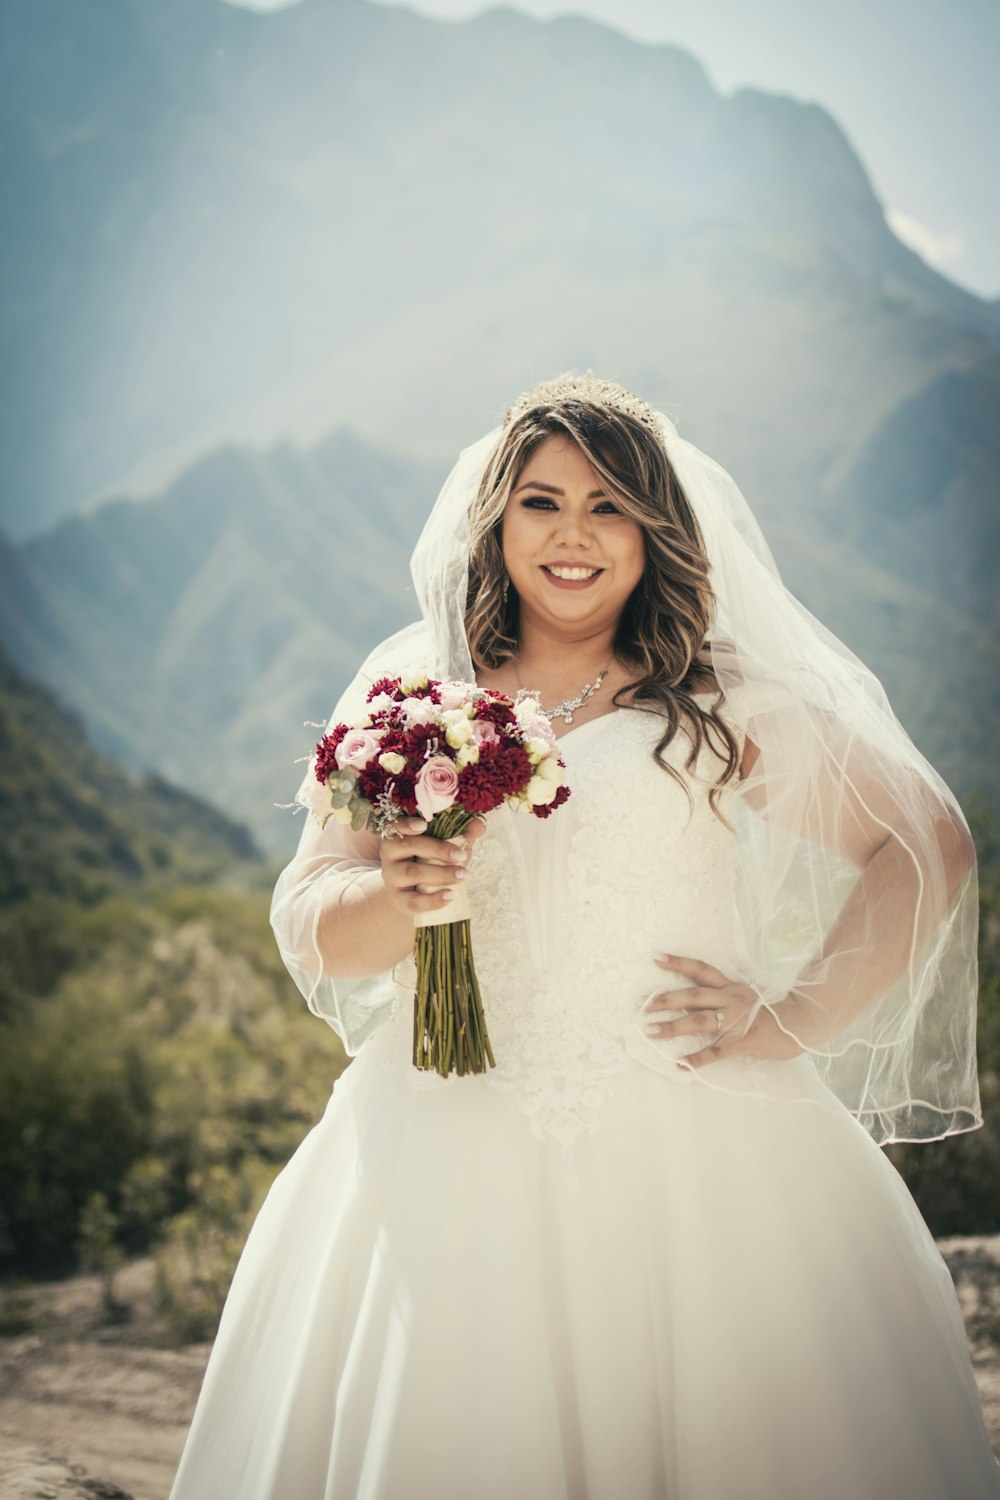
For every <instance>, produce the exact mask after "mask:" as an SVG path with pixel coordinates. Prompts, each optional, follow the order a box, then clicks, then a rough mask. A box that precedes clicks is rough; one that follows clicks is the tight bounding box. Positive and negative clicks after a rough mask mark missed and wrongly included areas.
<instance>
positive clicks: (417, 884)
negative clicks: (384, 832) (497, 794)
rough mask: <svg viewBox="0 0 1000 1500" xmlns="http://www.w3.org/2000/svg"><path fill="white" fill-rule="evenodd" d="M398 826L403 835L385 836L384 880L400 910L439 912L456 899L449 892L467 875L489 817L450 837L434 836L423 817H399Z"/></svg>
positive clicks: (382, 851) (382, 850) (382, 843)
mask: <svg viewBox="0 0 1000 1500" xmlns="http://www.w3.org/2000/svg"><path fill="white" fill-rule="evenodd" d="M393 827H394V829H396V830H397V832H398V833H399V834H400V835H402V837H399V838H394V837H393V838H383V839H382V840H381V841H380V848H379V855H380V858H381V860H382V881H383V883H384V885H385V888H386V890H387V891H388V892H389V899H390V901H391V902H392V904H393V906H395V907H396V909H397V910H398V911H402V912H406V913H407V914H408V915H410V916H412V915H413V914H414V913H415V912H423V911H437V910H438V909H439V908H440V907H443V906H447V905H448V902H449V901H450V900H451V899H452V898H451V895H449V894H446V893H447V892H449V891H451V890H453V888H454V886H455V883H456V881H459V880H463V879H464V878H465V869H466V865H467V863H468V857H469V854H470V853H471V850H472V845H473V843H474V842H475V840H476V839H478V838H482V836H483V834H484V833H485V832H486V820H485V818H482V817H478V818H474V819H473V820H472V822H471V823H470V824H469V826H468V828H467V829H466V830H465V832H464V833H461V834H458V835H456V837H457V839H458V841H459V842H458V843H452V841H451V840H450V839H438V838H434V837H433V836H432V835H431V834H429V833H426V832H425V831H424V830H425V829H426V827H427V824H426V823H425V822H424V820H423V819H422V818H399V819H398V820H397V821H396V822H395V823H394V824H393Z"/></svg>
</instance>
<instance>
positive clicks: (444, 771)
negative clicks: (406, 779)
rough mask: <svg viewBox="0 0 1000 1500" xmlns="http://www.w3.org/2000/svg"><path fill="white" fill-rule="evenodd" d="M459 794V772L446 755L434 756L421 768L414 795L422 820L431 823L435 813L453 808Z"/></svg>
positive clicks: (414, 785) (414, 787) (414, 786)
mask: <svg viewBox="0 0 1000 1500" xmlns="http://www.w3.org/2000/svg"><path fill="white" fill-rule="evenodd" d="M457 792H458V772H457V771H456V770H455V763H454V761H451V760H449V759H448V757H447V756H446V755H432V756H431V758H430V760H425V761H424V763H423V765H422V766H421V767H420V771H419V773H418V775H417V779H416V781H415V782H414V784H413V795H414V797H415V798H416V799H417V809H418V811H419V813H420V816H421V817H422V818H426V819H427V821H428V822H430V820H431V818H433V816H434V814H435V813H439V812H444V811H445V809H446V808H448V807H451V805H452V803H453V802H454V800H455V797H456V794H457Z"/></svg>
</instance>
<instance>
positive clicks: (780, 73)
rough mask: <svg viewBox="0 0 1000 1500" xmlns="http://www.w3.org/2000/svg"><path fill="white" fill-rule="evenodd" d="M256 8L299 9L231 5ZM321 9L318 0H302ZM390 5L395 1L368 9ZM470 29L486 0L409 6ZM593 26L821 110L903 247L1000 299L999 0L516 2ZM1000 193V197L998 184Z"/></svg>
mask: <svg viewBox="0 0 1000 1500" xmlns="http://www.w3.org/2000/svg"><path fill="white" fill-rule="evenodd" d="M230 3H241V4H247V5H250V6H251V7H252V8H253V9H255V10H271V9H278V8H280V7H281V6H283V5H285V4H288V3H291V4H295V3H300V0H230ZM301 3H319V0H301ZM370 3H374V4H385V3H388V0H370ZM400 8H405V9H408V10H416V11H421V12H422V13H423V14H424V15H428V16H434V17H436V18H437V19H439V20H444V21H462V20H465V19H467V18H468V17H470V16H474V15H478V14H480V13H481V12H482V11H484V10H488V9H490V8H491V5H490V3H489V0H408V3H407V4H406V5H405V7H400ZM512 8H514V9H517V10H521V11H523V12H524V13H525V14H526V15H531V16H534V17H536V18H537V19H546V18H548V17H551V16H555V15H568V14H576V15H587V16H589V17H591V18H592V19H594V20H598V21H603V22H604V23H605V24H607V25H609V26H615V27H616V28H617V29H618V30H620V31H624V32H626V33H627V34H629V35H631V36H634V37H637V38H638V39H640V40H642V41H653V42H673V43H675V44H676V45H677V46H680V47H684V48H685V49H687V50H688V51H690V52H692V53H694V55H695V56H696V57H697V58H698V59H699V61H700V62H701V63H702V64H703V65H704V67H705V69H706V71H707V72H708V74H709V77H710V78H711V80H712V82H713V83H714V85H715V86H716V88H717V89H719V90H721V91H722V92H723V93H730V92H731V91H732V90H733V89H736V88H741V87H745V86H747V85H751V86H754V87H756V88H762V89H768V90H771V91H773V92H776V93H784V94H790V95H792V96H794V97H795V98H798V99H805V100H812V101H815V102H816V103H819V104H822V105H824V106H825V107H826V108H827V109H829V110H830V112H831V113H832V114H833V115H834V116H835V117H836V119H837V121H838V122H839V124H840V125H841V126H842V128H843V129H844V130H845V131H846V133H847V135H848V136H849V137H850V139H851V141H852V143H853V145H854V147H855V149H856V150H857V152H858V154H859V155H860V157H861V158H862V160H863V162H864V163H865V166H866V168H867V170H868V173H869V176H870V177H871V179H872V182H873V185H874V188H875V191H876V193H877V194H878V196H879V198H880V199H881V201H882V202H883V204H884V205H885V208H886V213H887V217H888V218H889V222H890V223H891V224H892V226H893V228H894V229H895V231H896V233H897V234H898V235H899V237H900V238H901V239H904V240H905V241H906V242H907V243H908V244H910V245H912V247H913V248H914V249H915V250H917V251H919V253H920V254H921V255H923V256H924V258H925V259H926V260H928V261H929V262H930V263H931V264H932V265H934V266H937V267H938V269H939V270H941V271H943V272H944V273H945V274H946V275H948V276H950V277H951V278H952V280H954V281H957V282H959V283H960V284H961V285H963V286H967V287H969V288H970V289H971V290H972V291H976V292H979V293H980V294H981V295H983V296H988V297H996V296H1000V193H998V192H997V191H996V186H995V183H996V178H997V163H998V161H1000V105H998V103H997V98H998V95H1000V91H998V90H997V86H996V76H997V72H998V69H1000V3H998V0H808V3H803V0H760V3H758V4H757V5H753V6H749V5H747V4H746V0H512ZM991 183H993V184H994V185H993V186H992V187H991V186H990V184H991Z"/></svg>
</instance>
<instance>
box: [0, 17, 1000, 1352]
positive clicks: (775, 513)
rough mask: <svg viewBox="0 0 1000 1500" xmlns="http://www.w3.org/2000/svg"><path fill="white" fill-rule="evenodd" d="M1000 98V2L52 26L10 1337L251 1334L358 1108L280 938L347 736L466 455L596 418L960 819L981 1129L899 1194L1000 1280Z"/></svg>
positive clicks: (33, 170)
mask: <svg viewBox="0 0 1000 1500" xmlns="http://www.w3.org/2000/svg"><path fill="white" fill-rule="evenodd" d="M998 49H1000V9H998V8H997V7H996V5H995V4H993V3H992V0H949V3H947V4H945V3H944V0H927V3H922V4H920V5H917V6H914V5H913V4H911V3H909V0H881V3H879V4H877V5H875V6H872V5H871V4H863V3H862V0H815V3H813V4H811V5H809V6H808V7H805V6H802V5H801V4H798V3H796V0H767V3H764V4H761V5H758V6H754V7H746V6H743V5H741V4H739V3H737V0H714V3H707V4H706V3H699V4H695V3H694V0H682V3H676V4H674V3H671V4H668V3H666V0H575V3H572V4H560V3H553V0H521V3H518V4H517V5H503V6H487V5H483V4H478V3H474V0H411V3H409V4H406V5H402V4H394V5H389V4H382V3H373V0H293V3H286V4H282V5H267V4H264V3H258V4H256V5H254V6H250V5H237V4H235V3H224V0H87V3H81V0H6V3H5V4H4V6H3V8H2V12H0V122H2V126H0V128H2V155H0V173H2V177H0V194H2V213H3V224H4V233H3V236H2V239H0V285H2V289H3V291H2V297H0V335H2V340H3V349H4V375H5V379H4V399H3V401H2V402H0V818H2V823H3V843H4V851H3V852H4V860H3V866H2V875H0V901H2V907H0V1027H2V1029H3V1035H2V1037H0V1190H2V1191H0V1203H2V1207H0V1265H2V1266H5V1267H6V1268H7V1271H8V1278H7V1281H6V1282H5V1283H4V1287H5V1291H4V1294H3V1295H4V1296H5V1298H6V1301H5V1302H4V1304H3V1307H4V1308H5V1309H6V1311H3V1314H2V1317H0V1322H2V1323H4V1326H10V1327H17V1326H19V1323H25V1322H26V1323H27V1325H28V1326H31V1322H32V1318H33V1317H35V1318H37V1316H38V1305H37V1298H36V1301H35V1302H33V1300H32V1299H33V1297H36V1292H35V1291H33V1290H32V1289H31V1287H30V1286H29V1284H28V1282H26V1281H25V1280H24V1278H25V1277H26V1276H28V1275H29V1274H30V1275H36V1276H37V1275H43V1274H44V1275H47V1276H57V1275H60V1274H65V1273H66V1272H68V1271H74V1270H78V1269H80V1268H83V1267H86V1266H91V1267H104V1271H103V1272H101V1274H105V1273H106V1276H107V1278H108V1280H107V1288H108V1291H107V1304H108V1307H109V1308H113V1307H114V1306H116V1305H117V1306H119V1307H125V1308H126V1311H124V1312H122V1313H121V1314H120V1316H121V1319H122V1321H123V1322H127V1321H128V1317H129V1316H130V1314H129V1313H128V1311H127V1303H123V1302H122V1300H121V1297H120V1295H116V1293H115V1292H114V1283H113V1277H112V1273H113V1270H114V1267H115V1266H116V1265H119V1264H124V1263H125V1262H127V1261H128V1258H129V1257H130V1256H135V1257H138V1256H147V1257H150V1256H151V1257H153V1258H154V1259H155V1264H156V1267H157V1273H156V1274H157V1277H158V1282H157V1287H158V1292H157V1296H158V1299H159V1300H158V1303H157V1305H158V1307H159V1309H160V1314H159V1315H160V1316H162V1318H163V1319H165V1320H166V1322H165V1323H164V1325H163V1326H164V1327H168V1326H169V1327H170V1328H172V1329H173V1333H174V1335H175V1336H176V1337H177V1338H178V1339H181V1340H183V1339H187V1338H192V1337H207V1336H208V1335H209V1333H210V1331H211V1329H212V1328H213V1327H214V1319H215V1318H216V1317H217V1313H218V1307H219V1305H220V1302H221V1296H222V1295H223V1294H224V1290H225V1287H226V1285H227V1284H228V1280H227V1278H228V1275H229V1274H230V1273H231V1266H232V1261H233V1257H234V1254H235V1253H236V1251H237V1250H238V1248H239V1246H240V1245H241V1244H242V1239H243V1237H244V1234H245V1230H246V1227H247V1225H248V1222H249V1218H248V1216H249V1215H251V1214H252V1212H253V1211H254V1207H255V1205H256V1204H257V1203H259V1201H260V1196H261V1194H262V1192H263V1191H264V1190H265V1189H266V1186H267V1184H268V1182H269V1181H270V1180H272V1179H273V1176H274V1174H275V1172H276V1171H277V1170H278V1169H279V1167H280V1165H281V1164H282V1163H283V1162H284V1160H286V1159H287V1157H288V1155H289V1154H290V1153H291V1151H292V1150H293V1149H294V1148H295V1146H296V1145H297V1144H298V1142H299V1140H300V1139H301V1138H302V1135H303V1134H304V1133H305V1131H306V1130H307V1129H308V1126H309V1124H310V1123H311V1122H312V1121H313V1120H315V1118H316V1117H317V1115H318V1114H319V1112H320V1111H321V1110H322V1108H323V1105H324V1103H325V1100H326V1098H327V1096H328V1094H329V1089H330V1084H331V1081H332V1079H333V1078H334V1077H335V1076H336V1075H337V1073H338V1072H339V1071H340V1070H341V1069H342V1068H343V1066H344V1065H345V1062H346V1059H345V1058H344V1056H343V1053H342V1051H341V1050H340V1047H339V1044H338V1043H337V1041H336V1038H334V1037H333V1035H332V1033H330V1032H329V1031H328V1030H327V1029H326V1028H324V1027H323V1025H322V1023H321V1022H317V1021H316V1020H315V1019H314V1018H312V1017H309V1016H308V1015H306V1014H305V1013H304V1006H303V1003H302V1001H301V997H300V996H299V995H298V992H297V991H295V990H294V988H293V987H291V985H290V981H288V979H287V976H286V975H285V973H284V970H283V969H282V967H281V965H280V962H279V961H278V959H277V955H276V952H274V951H273V940H272V937H271V933H270V929H269V926H268V923H267V906H268V899H269V895H270V891H271V888H272V887H273V882H274V879H275V877H276V874H277V870H278V869H279V868H280V866H281V864H283V863H284V862H285V860H287V859H288V858H289V857H290V855H291V853H292V851H293V849H294V846H295V843H296V841H297V838H298V836H299V832H300V828H301V824H300V821H299V818H298V817H296V816H294V815H293V814H292V812H291V811H290V810H289V809H287V808H285V809H282V808H279V807H276V806H275V804H276V803H281V802H286V803H287V802H289V801H290V800H291V798H292V796H293V795H294V792H295V789H296V787H297V785H298V783H299V780H300V778H301V774H302V766H301V765H300V764H298V763H297V762H298V761H300V760H301V759H302V758H303V757H306V756H308V754H309V753H310V752H311V750H312V747H313V744H314V742H315V739H316V735H317V731H316V730H315V729H314V728H311V727H309V723H308V722H307V721H313V722H315V721H323V720H325V719H326V717H327V715H328V714H329V712H330V710H331V709H332V707H333V705H334V703H335V701H336V699H337V697H338V696H339V693H340V691H341V689H342V687H343V686H344V684H345V683H346V681H347V680H348V678H349V677H350V676H351V675H352V674H353V671H354V669H355V667H356V664H357V661H358V659H359V657H360V656H361V655H362V654H363V653H364V652H366V651H367V650H368V649H369V648H370V646H371V645H372V644H374V643H375V641H376V640H378V639H380V638H381V637H383V636H384V635H385V634H387V633H388V631H389V630H391V629H393V628H395V627H396V626H398V625H402V624H404V623H406V622H407V621H408V620H410V619H412V618H414V617H415V616H416V615H417V614H418V613H419V611H418V610H417V608H416V605H415V601H414V597H413V593H412V589H411V586H410V580H409V574H408V559H409V552H410V549H411V547H412V544H413V542H414V540H415V539H416V536H417V533H418V531H419V529H420V526H421V524H422V521H423V519H424V517H425V515H426V513H427V511H428V509H429V507H430V505H431V503H432V502H433V499H434V497H435V495H436V493H437V490H438V488H439V487H440V485H441V483H442V482H443V480H444V478H445V476H446V474H447V472H448V470H449V469H450V467H451V465H452V463H453V462H454V460H455V458H456V456H457V453H458V451H459V449H460V448H461V447H463V446H465V445H467V444H468V443H470V442H472V441H474V440H475V439H477V438H478V437H479V436H481V435H482V433H483V432H485V431H486V430H487V429H488V428H489V427H491V426H492V425H494V424H495V423H496V422H497V421H499V420H500V418H501V416H502V414H503V411H504V409H505V407H506V405H507V404H508V403H509V401H510V400H511V399H512V398H513V397H514V396H515V395H517V394H518V393H519V392H520V391H522V390H523V389H525V388H527V387H528V386H530V385H532V384H534V383H535V382H536V381H537V380H540V379H543V378H545V377H548V376H551V375H554V374H556V373H558V372H559V371H562V370H567V369H575V370H578V371H583V370H585V369H586V368H587V367H593V368H594V370H595V371H596V373H598V374H599V375H601V376H606V377H610V378H614V379H618V380H621V381H622V382H624V383H625V384H626V385H628V386H630V387H632V388H634V389H635V390H637V391H638V392H639V393H640V394H642V395H643V396H645V397H646V398H647V399H649V400H650V401H652V402H653V403H654V404H656V405H658V406H660V407H661V408H663V409H664V410H666V411H668V412H669V413H670V414H671V415H672V416H673V417H674V418H675V420H676V421H677V423H678V425H679V428H680V431H681V432H682V434H683V435H684V436H686V437H688V438H689V439H691V440H692V441H693V442H695V443H697V444H698V445H699V446H700V447H702V448H704V449H705V450H706V451H708V452H709V453H711V454H712V455H713V456H714V457H716V458H717V459H718V460H719V461H720V462H722V463H723V464H724V465H725V466H726V467H727V468H728V469H729V470H730V471H731V472H732V474H733V475H734V476H735V478H736V479H737V481H738V483H739V484H740V486H741V487H742V489H743V491H744V493H745V494H746V496H747V498H748V500H749V502H750V504H751V506H752V507H753V509H754V510H755V512H756V514H757V516H758V517H759V519H760V521H761V524H762V526H763V528H764V531H765V534H766V536H767V538H768V540H769V543H770V545H771V547H772V550H773V552H774V554H775V557H776V560H777V562H778V565H779V567H780V568H781V570H782V573H783V575H784V577H785V579H786V581H787V582H788V583H789V585H790V586H791V587H792V589H793V590H794V591H795V592H796V593H797V594H798V596H799V597H800V598H801V599H802V600H803V602H804V603H805V604H806V605H807V606H808V607H809V608H810V609H811V610H812V611H813V612H814V613H815V614H816V615H818V616H819V617H820V618H821V619H822V620H823V621H825V622H826V623H827V624H828V625H829V626H830V627H831V628H832V629H833V630H834V631H836V632H837V634H838V635H840V636H841V637H842V638H843V639H844V640H845V641H846V642H847V643H848V645H850V646H851V647H852V649H853V650H854V651H855V652H857V654H858V655H859V656H861V657H862V659H863V660H864V661H866V662H867V663H868V664H869V665H870V666H871V667H872V668H873V670H874V671H875V672H876V673H877V674H878V676H879V677H880V678H881V679H882V681H883V683H884V685H885V687H886V690H887V692H888V694H889V697H890V700H891V701H892V703H893V706H894V708H895V710H896V713H897V715H898V717H899V718H900V719H901V721H902V722H903V723H904V725H905V726H906V728H907V729H908V730H909V732H910V733H911V735H912V736H913V738H914V739H915V741H916V742H917V744H918V745H919V747H920V748H921V750H922V751H923V752H924V754H925V755H927V757H928V758H929V759H930V760H931V762H932V763H933V764H934V765H935V766H936V767H937V768H938V770H939V771H940V772H941V774H942V775H943V776H944V777H945V779H946V780H947V781H948V783H949V784H950V785H951V786H952V788H953V789H954V790H955V792H956V794H957V795H958V797H959V799H960V800H961V802H962V805H963V807H964V808H965V810H966V813H967V815H968V817H969V820H970V823H971V824H972V826H973V828H974V830H975V833H976V837H977V843H978V845H979V849H980V860H981V878H982V885H983V899H984V906H983V924H982V937H981V944H982V946H981V957H982V970H983V994H982V1007H981V1012H982V1014H981V1035H980V1056H981V1068H982V1076H983V1091H984V1107H985V1109H986V1119H987V1124H986V1127H985V1129H983V1130H980V1131H978V1132H972V1133H969V1134H968V1135H966V1136H963V1137H953V1138H951V1139H950V1140H948V1141H945V1142H942V1143H940V1144H939V1145H929V1146H922V1147H916V1148H901V1147H888V1148H887V1152H888V1154H889V1155H890V1156H891V1157H892V1158H893V1160H894V1161H895V1162H896V1164H897V1165H898V1166H900V1169H901V1170H903V1172H904V1175H905V1176H906V1179H907V1181H908V1183H909V1185H910V1186H911V1189H912V1190H913V1191H914V1193H915V1195H916V1196H917V1198H918V1202H919V1203H920V1206H921V1208H922V1210H923V1211H924V1213H925V1215H926V1216H927V1218H928V1221H929V1223H930V1224H931V1228H932V1229H933V1230H934V1231H935V1233H936V1234H940V1235H953V1234H959V1233H970V1234H971V1233H979V1234H995V1233H997V1232H1000V1194H998V1193H997V1186H998V1183H1000V1101H998V1089H997V1080H996V1073H997V1063H998V1057H1000V1034H998V1033H1000V1014H998V1012H1000V1001H998V977H997V976H998V961H997V960H998V935H997V934H998V920H1000V918H998V899H997V846H996V839H995V829H996V822H995V818H996V811H997V808H998V805H1000V755H998V754H997V750H996V744H997V734H998V729H1000V678H998V673H997V656H998V632H997V623H998V611H1000V604H998V597H1000V596H998V589H997V560H998V555H1000V547H998V541H1000V508H998V476H1000V198H998V196H997V195H996V193H994V192H991V191H988V190H987V189H988V183H989V181H990V180H992V175H993V172H994V170H995V167H994V164H995V162H996V160H997V155H998V148H1000V106H998V104H997V95H996V88H995V71H996V59H997V57H998V55H1000V50H998ZM122 1257H124V1261H123V1260H122ZM109 1267H110V1268H111V1269H110V1270H109V1269H108V1268H109ZM18 1277H21V1278H22V1279H21V1280H20V1281H18V1279H17V1278H18ZM32 1308H34V1312H32ZM996 1325H997V1328H998V1330H1000V1304H998V1310H997V1311H996Z"/></svg>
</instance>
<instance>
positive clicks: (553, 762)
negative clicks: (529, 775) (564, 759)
mask: <svg viewBox="0 0 1000 1500" xmlns="http://www.w3.org/2000/svg"><path fill="white" fill-rule="evenodd" d="M535 775H536V776H541V777H542V778H543V780H545V781H554V782H555V784H556V786H558V785H559V784H560V782H561V781H562V779H563V768H562V766H561V765H560V764H559V757H558V756H557V755H552V754H549V755H547V756H546V757H545V759H544V760H540V761H539V762H538V765H537V766H536V767H535Z"/></svg>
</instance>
